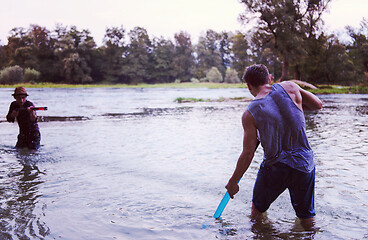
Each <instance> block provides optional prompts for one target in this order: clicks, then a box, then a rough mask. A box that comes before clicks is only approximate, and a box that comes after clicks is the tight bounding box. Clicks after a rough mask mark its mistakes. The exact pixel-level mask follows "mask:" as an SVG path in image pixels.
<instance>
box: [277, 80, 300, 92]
mask: <svg viewBox="0 0 368 240" xmlns="http://www.w3.org/2000/svg"><path fill="white" fill-rule="evenodd" d="M278 84H279V85H281V86H282V87H283V88H284V89H285V91H287V92H295V91H298V90H299V86H298V84H296V83H294V82H291V81H284V82H280V83H278Z"/></svg>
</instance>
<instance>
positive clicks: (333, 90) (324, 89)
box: [0, 82, 368, 94]
mask: <svg viewBox="0 0 368 240" xmlns="http://www.w3.org/2000/svg"><path fill="white" fill-rule="evenodd" d="M18 86H23V87H25V88H209V89H221V88H247V85H246V84H242V83H239V84H227V83H189V82H188V83H160V84H146V83H142V84H137V85H129V84H55V83H36V84H31V83H23V84H0V88H15V87H18ZM307 90H308V91H311V92H313V93H315V94H368V85H365V86H364V85H356V86H338V85H317V89H307Z"/></svg>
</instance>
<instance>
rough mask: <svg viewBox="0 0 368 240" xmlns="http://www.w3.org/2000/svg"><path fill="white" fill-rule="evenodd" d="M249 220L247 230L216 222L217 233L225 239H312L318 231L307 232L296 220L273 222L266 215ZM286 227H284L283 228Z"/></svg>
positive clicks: (312, 229) (310, 230) (317, 229)
mask: <svg viewBox="0 0 368 240" xmlns="http://www.w3.org/2000/svg"><path fill="white" fill-rule="evenodd" d="M248 219H249V225H250V227H249V229H250V232H249V229H248V228H244V227H236V226H234V225H233V224H232V223H230V222H226V221H223V220H222V219H218V220H217V222H216V223H217V224H220V228H219V230H218V231H219V233H220V235H222V236H223V237H224V238H225V239H229V237H233V238H234V239H254V240H264V239H266V240H267V239H270V240H271V239H314V237H315V236H316V234H317V233H318V232H319V231H320V229H319V228H317V227H315V226H314V225H313V227H312V228H311V229H309V230H306V229H305V226H304V227H303V226H302V224H301V222H300V220H299V219H298V218H296V219H295V221H293V222H290V221H287V220H282V219H281V220H278V222H273V220H271V219H270V218H269V217H268V216H267V213H265V214H264V215H263V217H261V218H259V219H252V218H251V217H250V216H248ZM285 226H286V227H285Z"/></svg>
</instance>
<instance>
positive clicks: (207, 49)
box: [195, 30, 226, 78]
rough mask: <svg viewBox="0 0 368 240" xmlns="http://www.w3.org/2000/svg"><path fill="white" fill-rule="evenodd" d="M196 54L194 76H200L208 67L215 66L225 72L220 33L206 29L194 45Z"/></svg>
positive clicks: (204, 73) (222, 72)
mask: <svg viewBox="0 0 368 240" xmlns="http://www.w3.org/2000/svg"><path fill="white" fill-rule="evenodd" d="M195 49H196V54H197V64H196V74H195V75H196V77H197V78H202V77H204V76H205V75H206V73H207V71H208V69H210V68H211V67H216V68H217V69H219V70H220V72H221V74H223V75H224V74H225V70H226V68H225V66H224V63H223V61H222V60H223V59H222V55H221V52H220V34H218V33H217V32H215V31H213V30H207V31H206V34H205V35H202V36H200V37H199V41H198V44H197V46H196V47H195Z"/></svg>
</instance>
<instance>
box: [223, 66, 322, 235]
mask: <svg viewBox="0 0 368 240" xmlns="http://www.w3.org/2000/svg"><path fill="white" fill-rule="evenodd" d="M243 81H245V82H246V83H247V85H248V89H249V91H250V92H251V94H252V95H253V96H254V97H255V99H254V100H253V101H252V102H251V103H250V104H249V106H248V109H247V111H245V112H244V114H243V116H242V124H243V129H244V140H243V151H242V153H241V154H240V156H239V159H238V162H237V165H236V168H235V170H234V173H233V175H232V177H231V178H230V180H229V182H228V184H227V185H226V189H227V190H228V192H229V195H230V197H231V198H234V195H235V194H236V193H237V192H238V191H239V186H238V184H237V183H238V181H239V179H240V178H241V177H242V176H243V174H244V173H245V172H246V170H247V169H248V167H249V165H250V163H251V161H252V159H253V157H254V152H255V149H256V148H257V145H258V141H260V143H261V145H262V147H263V150H264V159H263V162H262V164H261V166H260V169H259V172H258V174H257V179H256V182H255V184H254V189H253V199H252V213H251V216H252V217H253V218H256V219H257V218H259V217H261V216H262V213H263V212H265V211H266V210H267V209H268V208H269V206H270V205H271V203H272V202H273V201H275V200H276V198H277V197H278V196H279V195H280V194H281V193H282V192H284V191H285V190H286V189H288V190H289V193H290V197H291V203H292V205H293V208H294V210H295V212H296V215H297V216H298V217H299V218H300V220H301V224H302V225H303V227H305V228H310V227H311V226H312V224H313V222H314V216H315V210H314V177H315V170H314V159H313V151H312V149H311V147H310V145H309V142H308V139H307V136H306V131H305V118H304V112H303V110H319V109H321V108H322V102H321V100H320V99H319V98H318V97H316V96H315V95H314V94H312V93H310V92H308V91H306V90H303V89H302V88H300V87H299V86H298V85H297V84H295V83H293V82H290V81H285V82H281V83H278V84H274V85H272V86H271V76H270V74H269V72H268V69H267V68H266V66H264V65H261V64H260V65H252V66H250V67H247V68H246V70H245V72H244V75H243ZM257 133H258V134H257ZM258 135H259V139H258V137H257V136H258Z"/></svg>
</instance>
